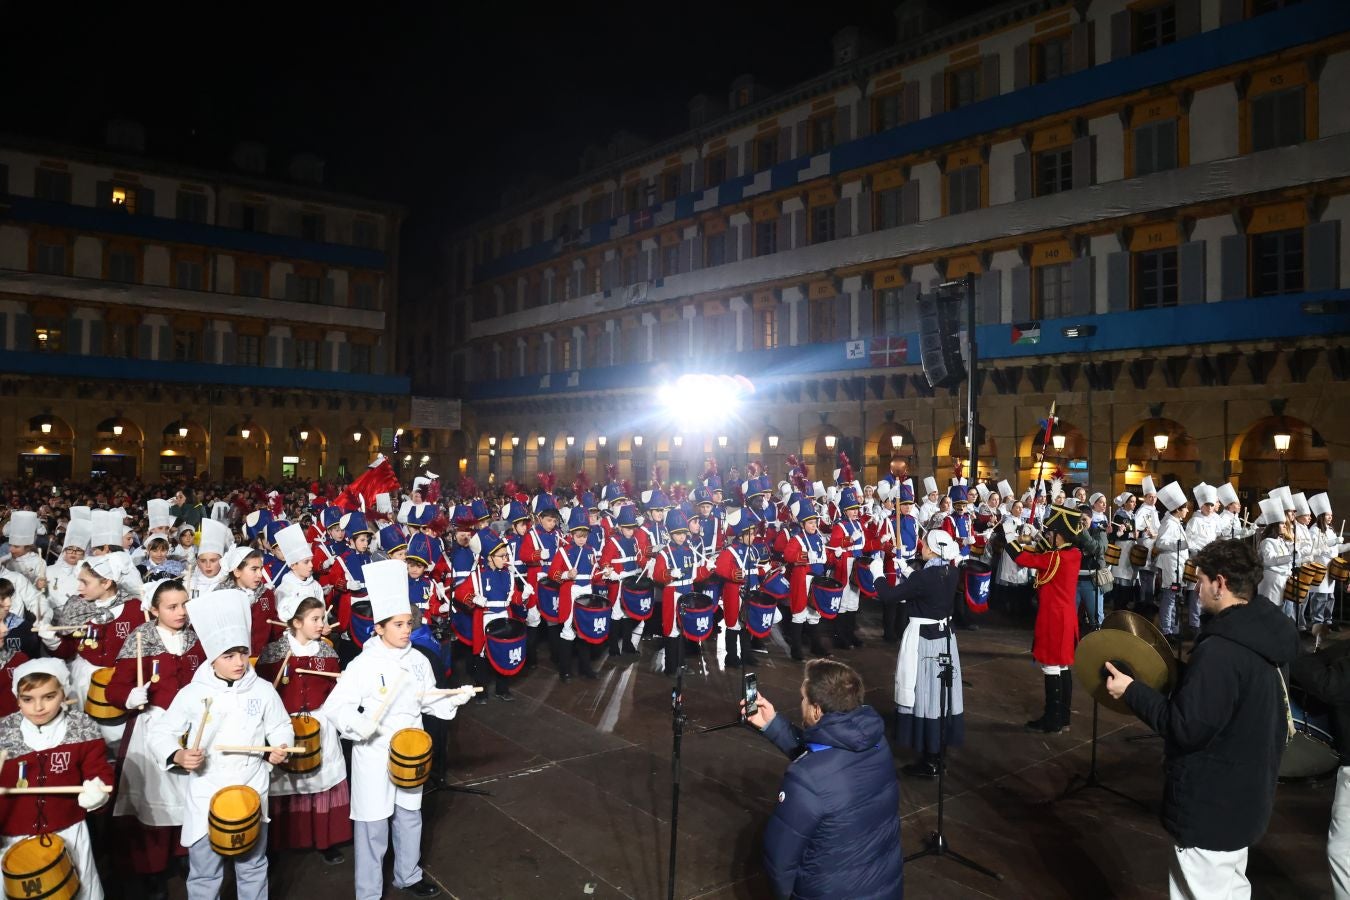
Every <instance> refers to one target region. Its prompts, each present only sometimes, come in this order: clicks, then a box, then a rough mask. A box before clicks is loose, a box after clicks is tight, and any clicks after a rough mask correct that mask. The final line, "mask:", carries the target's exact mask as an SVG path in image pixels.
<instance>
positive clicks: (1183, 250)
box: [1177, 241, 1205, 303]
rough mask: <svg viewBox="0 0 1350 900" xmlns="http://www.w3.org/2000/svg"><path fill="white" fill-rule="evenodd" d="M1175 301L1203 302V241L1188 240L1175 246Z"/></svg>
mask: <svg viewBox="0 0 1350 900" xmlns="http://www.w3.org/2000/svg"><path fill="white" fill-rule="evenodd" d="M1177 302H1178V303H1204V302H1205V242H1204V241H1190V242H1189V243H1185V244H1182V245H1181V246H1180V247H1178V248H1177Z"/></svg>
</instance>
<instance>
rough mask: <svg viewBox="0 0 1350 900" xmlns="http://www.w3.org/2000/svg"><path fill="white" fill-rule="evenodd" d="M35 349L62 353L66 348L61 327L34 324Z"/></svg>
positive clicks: (42, 351)
mask: <svg viewBox="0 0 1350 900" xmlns="http://www.w3.org/2000/svg"><path fill="white" fill-rule="evenodd" d="M33 349H34V350H37V351H39V352H41V353H60V352H61V351H62V350H64V349H65V344H64V342H63V341H62V339H61V329H60V328H57V327H55V326H52V325H36V326H34V328H33Z"/></svg>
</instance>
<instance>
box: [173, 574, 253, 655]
mask: <svg viewBox="0 0 1350 900" xmlns="http://www.w3.org/2000/svg"><path fill="white" fill-rule="evenodd" d="M251 605H252V600H251V599H250V597H249V595H248V593H247V592H245V591H241V590H237V589H234V588H226V589H224V590H219V591H210V592H208V593H205V594H202V595H201V596H199V597H197V598H196V599H195V600H193V601H192V602H191V603H189V604H188V605H187V611H188V621H190V622H191V623H192V630H193V631H195V632H196V633H197V639H198V640H199V641H201V643H202V649H203V650H205V651H206V659H207V661H208V662H213V661H215V660H216V659H217V658H219V657H220V656H221V655H222V654H223V653H225V652H226V651H227V650H233V649H234V648H235V647H248V646H249V642H250V639H251V631H252V626H253V613H252V609H251Z"/></svg>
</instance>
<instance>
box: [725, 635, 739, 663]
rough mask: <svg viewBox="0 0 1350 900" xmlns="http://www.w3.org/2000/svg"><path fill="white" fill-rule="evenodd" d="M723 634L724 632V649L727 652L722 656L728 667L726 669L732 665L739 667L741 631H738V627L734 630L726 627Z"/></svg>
mask: <svg viewBox="0 0 1350 900" xmlns="http://www.w3.org/2000/svg"><path fill="white" fill-rule="evenodd" d="M724 634H725V636H726V650H727V652H726V656H724V657H723V661H724V662H725V663H726V664H727V668H728V669H730V668H732V667H739V666H740V664H741V654H740V644H741V632H740V629H737V630H735V631H731V630H730V629H728V630H727V631H726V632H724Z"/></svg>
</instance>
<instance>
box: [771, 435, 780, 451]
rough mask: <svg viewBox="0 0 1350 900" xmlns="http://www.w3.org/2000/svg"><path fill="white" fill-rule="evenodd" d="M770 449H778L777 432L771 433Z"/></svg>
mask: <svg viewBox="0 0 1350 900" xmlns="http://www.w3.org/2000/svg"><path fill="white" fill-rule="evenodd" d="M769 449H770V450H777V449H778V435H776V434H771V435H769Z"/></svg>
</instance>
